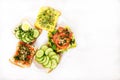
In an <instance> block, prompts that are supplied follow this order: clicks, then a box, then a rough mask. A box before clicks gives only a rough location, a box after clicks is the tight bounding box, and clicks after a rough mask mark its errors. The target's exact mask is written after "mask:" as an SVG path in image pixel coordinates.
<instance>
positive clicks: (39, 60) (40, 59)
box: [35, 56, 44, 63]
mask: <svg viewBox="0 0 120 80" xmlns="http://www.w3.org/2000/svg"><path fill="white" fill-rule="evenodd" d="M43 59H44V57H41V58H38V57H37V56H35V60H36V61H37V62H38V63H40V62H41V61H43Z"/></svg>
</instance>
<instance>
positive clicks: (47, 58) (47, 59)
mask: <svg viewBox="0 0 120 80" xmlns="http://www.w3.org/2000/svg"><path fill="white" fill-rule="evenodd" d="M48 62H49V57H48V56H46V61H45V62H44V63H43V65H47V64H48Z"/></svg>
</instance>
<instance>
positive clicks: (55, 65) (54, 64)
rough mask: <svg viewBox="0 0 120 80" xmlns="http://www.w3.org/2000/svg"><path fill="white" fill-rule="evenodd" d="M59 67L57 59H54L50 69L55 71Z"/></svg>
mask: <svg viewBox="0 0 120 80" xmlns="http://www.w3.org/2000/svg"><path fill="white" fill-rule="evenodd" d="M57 65H58V64H57V61H56V60H55V59H52V60H51V67H50V68H51V69H55V68H56V67H57Z"/></svg>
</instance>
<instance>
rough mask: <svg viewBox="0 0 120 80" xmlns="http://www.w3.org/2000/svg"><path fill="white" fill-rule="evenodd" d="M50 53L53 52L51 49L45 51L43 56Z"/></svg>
mask: <svg viewBox="0 0 120 80" xmlns="http://www.w3.org/2000/svg"><path fill="white" fill-rule="evenodd" d="M50 52H53V49H52V48H48V49H47V50H46V51H45V54H46V55H48V54H49V53H50Z"/></svg>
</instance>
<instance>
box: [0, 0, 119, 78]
mask: <svg viewBox="0 0 120 80" xmlns="http://www.w3.org/2000/svg"><path fill="white" fill-rule="evenodd" d="M43 5H44V6H45V5H49V6H52V7H54V8H57V9H59V10H60V11H61V13H62V16H63V17H64V19H65V20H66V21H67V22H68V24H69V25H70V26H71V28H72V30H73V32H74V34H75V37H76V41H77V47H76V48H74V49H71V50H69V51H68V52H66V53H65V54H64V56H63V58H62V60H61V62H60V64H59V66H58V67H57V68H56V69H55V70H54V71H53V72H52V73H50V74H48V73H45V72H44V70H42V69H38V68H36V66H35V65H34V63H33V64H32V65H31V67H30V68H27V69H21V68H19V67H17V66H15V65H12V64H11V63H10V62H9V61H8V59H9V58H10V57H11V56H12V55H13V54H14V52H15V47H16V44H17V42H18V40H17V39H16V38H15V36H14V35H13V33H12V31H13V29H14V27H15V25H16V24H18V23H19V22H20V21H21V20H22V19H23V18H26V17H29V18H31V20H33V21H34V20H35V18H36V16H37V12H38V10H39V8H40V7H41V6H43ZM44 40H45V41H47V35H46V34H44V33H43V34H41V36H40V37H39V39H38V42H37V43H38V44H39V45H38V46H40V45H41V44H42V42H45V41H44ZM39 42H40V43H39ZM0 80H120V0H0Z"/></svg>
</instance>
